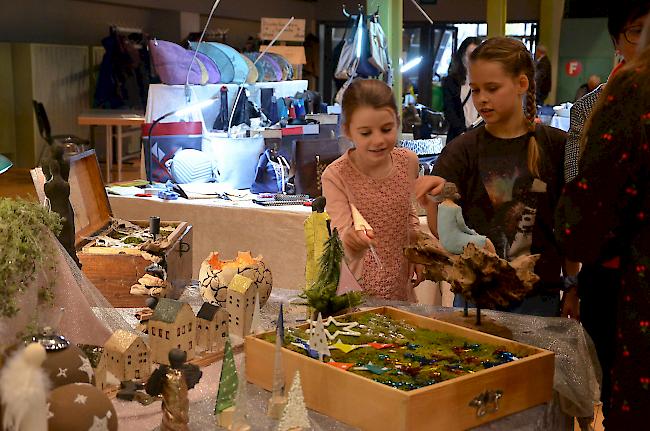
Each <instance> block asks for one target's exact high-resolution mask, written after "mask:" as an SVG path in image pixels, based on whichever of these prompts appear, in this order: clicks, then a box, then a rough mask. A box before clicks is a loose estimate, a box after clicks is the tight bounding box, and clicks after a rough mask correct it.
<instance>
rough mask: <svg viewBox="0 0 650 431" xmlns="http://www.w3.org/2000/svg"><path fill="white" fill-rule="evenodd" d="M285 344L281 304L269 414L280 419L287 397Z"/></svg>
mask: <svg viewBox="0 0 650 431" xmlns="http://www.w3.org/2000/svg"><path fill="white" fill-rule="evenodd" d="M283 345H284V313H283V309H282V304H280V313H279V314H278V321H277V326H276V330H275V365H274V367H273V392H272V394H271V399H270V400H269V406H268V410H267V414H268V415H269V416H270V417H272V418H275V419H279V418H280V415H281V414H282V410H283V409H284V406H285V405H286V404H287V398H286V397H285V396H284V369H283V368H284V367H283V366H282V346H283Z"/></svg>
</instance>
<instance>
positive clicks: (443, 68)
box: [433, 22, 538, 76]
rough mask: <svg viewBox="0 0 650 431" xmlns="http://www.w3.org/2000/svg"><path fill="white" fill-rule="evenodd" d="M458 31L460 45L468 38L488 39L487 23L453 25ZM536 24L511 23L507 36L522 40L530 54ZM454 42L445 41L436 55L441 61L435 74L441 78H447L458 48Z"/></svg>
mask: <svg viewBox="0 0 650 431" xmlns="http://www.w3.org/2000/svg"><path fill="white" fill-rule="evenodd" d="M453 26H454V27H456V29H457V31H458V39H457V40H458V45H460V44H461V43H462V42H463V41H464V40H465V39H466V38H468V37H475V36H478V37H483V38H484V37H486V36H487V24H486V23H457V24H453ZM537 27H538V24H537V23H536V22H511V23H507V24H506V36H509V37H514V38H517V39H519V40H521V41H522V42H523V43H524V44H525V45H526V47H527V48H528V50H529V51H530V52H534V51H535V46H536V39H537ZM452 42H453V40H452V39H451V38H450V39H449V40H448V41H446V43H445V41H443V43H441V44H440V51H439V52H438V53H436V57H437V58H439V59H440V61H439V62H436V63H434V69H433V70H434V74H438V75H439V76H446V75H447V70H448V69H449V64H450V63H451V56H452V54H453V53H454V51H455V50H456V48H457V46H454V45H453V43H452Z"/></svg>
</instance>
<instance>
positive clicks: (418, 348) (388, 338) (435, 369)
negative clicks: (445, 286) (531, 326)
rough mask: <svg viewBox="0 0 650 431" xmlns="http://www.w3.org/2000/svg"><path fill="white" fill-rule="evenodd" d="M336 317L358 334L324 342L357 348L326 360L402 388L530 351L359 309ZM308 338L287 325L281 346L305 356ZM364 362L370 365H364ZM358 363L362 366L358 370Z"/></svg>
mask: <svg viewBox="0 0 650 431" xmlns="http://www.w3.org/2000/svg"><path fill="white" fill-rule="evenodd" d="M337 320H338V321H339V322H358V323H359V325H358V326H356V327H354V328H353V329H354V331H358V332H359V333H360V335H359V336H349V335H341V336H339V337H337V338H336V340H335V341H334V340H330V342H329V344H330V345H333V344H335V342H336V341H339V340H340V342H341V343H344V344H351V345H362V347H359V348H357V349H354V350H352V351H350V352H348V353H345V352H343V351H341V350H338V349H332V350H330V359H331V360H332V361H334V362H339V363H348V364H354V367H353V368H351V369H350V370H349V372H351V373H354V374H357V375H360V376H362V377H365V378H368V379H371V380H374V381H376V382H379V383H382V384H385V385H388V386H392V387H394V388H397V389H400V390H403V391H410V390H414V389H418V388H422V387H426V386H430V385H434V384H436V383H440V382H443V381H446V380H450V379H454V378H456V377H459V376H464V375H468V374H473V373H476V372H479V371H482V370H485V369H488V368H492V367H496V366H500V365H502V364H505V363H508V362H511V361H513V360H517V359H520V358H524V357H526V356H529V355H531V354H533V353H534V352H533V351H531V350H530V349H528V348H526V347H524V346H522V347H520V348H518V349H515V350H512V351H509V350H508V349H507V348H506V347H505V346H499V345H493V344H488V343H478V342H476V341H474V340H471V339H468V338H464V337H460V336H457V335H453V334H450V333H446V332H441V331H432V330H429V329H424V328H418V327H415V326H413V325H411V324H409V323H407V322H405V321H403V320H397V319H391V318H389V317H387V316H385V315H382V314H376V313H364V314H361V315H357V316H344V317H341V318H338V319H337ZM327 329H328V330H329V331H330V332H333V331H336V330H337V329H340V328H337V327H336V326H334V325H333V324H332V325H330V326H329V327H328V328H327ZM260 338H261V339H263V340H265V341H268V342H269V343H275V333H274V332H269V333H266V334H263V335H261V336H260ZM308 340H309V334H307V332H306V328H303V327H299V328H287V329H286V331H285V335H284V347H285V348H286V349H289V350H291V351H294V352H296V353H299V354H301V355H305V356H306V355H307V352H306V350H305V349H304V348H302V347H300V345H301V344H303V343H304V342H308ZM373 342H374V343H386V344H391V346H390V347H387V348H383V349H376V348H373V347H372V346H371V345H369V343H373ZM294 343H295V344H294ZM314 360H317V359H314ZM369 363H372V364H373V367H370V368H368V367H367V365H368V364H369ZM364 367H365V368H368V369H363V368H364Z"/></svg>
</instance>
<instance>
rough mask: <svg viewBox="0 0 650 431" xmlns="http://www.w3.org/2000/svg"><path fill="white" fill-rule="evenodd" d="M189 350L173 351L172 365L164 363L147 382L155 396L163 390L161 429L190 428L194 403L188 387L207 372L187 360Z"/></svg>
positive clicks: (178, 429) (168, 430)
mask: <svg viewBox="0 0 650 431" xmlns="http://www.w3.org/2000/svg"><path fill="white" fill-rule="evenodd" d="M186 359H187V354H186V353H185V352H184V351H182V350H179V349H172V350H170V351H169V363H170V364H171V366H167V365H161V366H160V368H158V369H157V370H156V371H154V373H153V374H152V375H151V377H150V378H149V381H148V382H147V387H146V390H147V393H148V394H149V395H152V396H156V395H161V394H162V398H163V401H162V410H163V417H162V424H161V426H160V429H161V431H188V430H189V428H188V426H187V424H188V423H189V422H190V419H189V407H190V403H189V400H188V398H187V391H188V390H189V389H192V388H193V387H194V386H196V384H197V383H198V382H199V380H200V379H201V376H202V375H203V372H202V371H201V370H199V367H197V366H196V365H192V364H186V363H185V360H186Z"/></svg>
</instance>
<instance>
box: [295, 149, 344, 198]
mask: <svg viewBox="0 0 650 431" xmlns="http://www.w3.org/2000/svg"><path fill="white" fill-rule="evenodd" d="M295 151H296V153H295V157H294V160H295V165H296V176H295V180H294V182H295V185H296V193H299V194H305V195H309V196H311V197H318V196H320V195H321V194H322V185H321V175H323V171H325V168H326V167H327V166H328V165H329V164H330V163H332V162H333V161H334V160H336V159H338V158H339V157H341V150H340V149H339V141H338V139H309V140H304V141H296V150H295Z"/></svg>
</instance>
